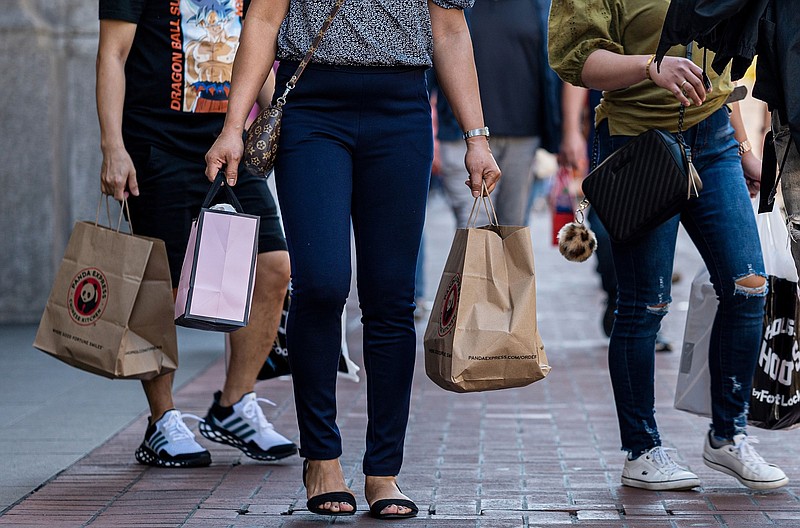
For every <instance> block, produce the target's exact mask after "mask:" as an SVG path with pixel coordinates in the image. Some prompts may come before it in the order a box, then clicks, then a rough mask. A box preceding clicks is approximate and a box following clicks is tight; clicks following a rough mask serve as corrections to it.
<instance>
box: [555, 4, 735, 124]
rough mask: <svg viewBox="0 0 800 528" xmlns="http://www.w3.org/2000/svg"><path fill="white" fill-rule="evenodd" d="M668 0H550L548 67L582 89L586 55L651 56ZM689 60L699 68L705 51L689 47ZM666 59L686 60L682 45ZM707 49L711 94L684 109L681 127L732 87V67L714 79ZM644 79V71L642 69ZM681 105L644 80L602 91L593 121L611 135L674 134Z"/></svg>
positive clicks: (694, 121) (716, 106)
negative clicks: (661, 131) (605, 121)
mask: <svg viewBox="0 0 800 528" xmlns="http://www.w3.org/2000/svg"><path fill="white" fill-rule="evenodd" d="M668 7H669V0H553V2H552V5H551V7H550V22H549V43H548V48H549V59H550V66H551V67H552V68H553V69H554V70H555V71H556V72H557V73H558V75H559V76H560V77H561V79H563V80H564V81H565V82H568V83H570V84H574V85H576V86H584V84H583V82H582V80H581V72H582V70H583V65H584V63H585V62H586V59H587V57H589V55H590V54H591V53H592V52H594V51H597V50H600V49H603V50H608V51H611V52H613V53H620V54H624V55H650V54H652V53H655V51H656V47H657V45H658V39H659V37H660V35H661V26H662V25H663V23H664V18H665V17H666V15H667V8H668ZM692 49H693V53H692V55H693V56H692V60H693V61H694V62H695V64H698V65H699V66H701V67H702V65H703V49H702V48H698V47H697V44H693V45H692ZM667 55H671V56H675V57H685V56H686V47H685V46H675V47H673V48H671V49H670V50H669V52H668V53H667ZM713 60H714V54H713V53H712V52H711V51H709V52H708V57H707V59H706V64H707V65H708V66H707V69H706V73H707V74H708V76H709V78H710V79H711V84H712V87H713V88H712V91H711V93H710V94H709V95H708V98H707V99H706V101H705V102H704V103H703V104H702V105H701V106H694V105H692V106H689V107H687V108H686V117H685V118H684V125H683V128H684V130H685V129H688V128H689V127H691V126H694V125H696V124H697V123H699V122H700V121H702V120H703V119H705V118H706V117H708V116H710V115H711V114H713V113H714V112H715V111H717V110H719V108H720V107H721V106H722V105H723V104H724V103H725V99H726V98H727V97H728V94H730V92H731V90H732V89H733V85H732V83H731V76H730V65H728V67H727V68H725V70H724V71H723V72H722V75H717V74H716V73H715V72H714V70H712V69H711V62H712V61H713ZM642 76H644V68H643V69H642ZM679 108H680V103H679V102H678V100H677V99H676V98H675V96H674V95H673V94H672V93H670V92H669V91H668V90H666V89H664V88H661V87H660V86H658V85H656V84H655V83H654V82H653V81H651V80H649V79H648V80H645V81H642V82H639V83H636V84H634V85H633V86H630V87H628V88H623V89H621V90H613V91H607V92H603V100H602V102H601V103H600V105H599V106H598V107H597V114H596V122H597V123H600V122H601V121H602V120H603V119H608V120H609V121H608V124H609V131H610V132H611V134H612V135H624V136H634V135H637V134H641V133H642V132H644V131H646V130H648V129H650V128H660V129H664V130H669V131H670V132H677V130H678V110H679Z"/></svg>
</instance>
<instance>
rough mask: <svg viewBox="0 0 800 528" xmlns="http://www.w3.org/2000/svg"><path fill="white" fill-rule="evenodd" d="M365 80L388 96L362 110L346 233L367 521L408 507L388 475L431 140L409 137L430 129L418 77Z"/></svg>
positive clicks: (409, 346) (410, 359)
mask: <svg viewBox="0 0 800 528" xmlns="http://www.w3.org/2000/svg"><path fill="white" fill-rule="evenodd" d="M371 80H372V81H373V82H372V89H374V90H376V92H377V93H391V94H392V97H383V98H382V101H381V104H380V107H379V108H375V112H369V113H365V114H366V115H365V116H364V118H363V121H364V125H363V129H364V130H365V131H366V132H365V133H364V134H363V135H362V136H361V138H360V140H361V141H363V142H364V143H365V144H367V145H369V148H366V149H364V150H363V151H361V152H357V153H356V156H355V160H354V179H353V230H354V234H355V242H356V257H357V272H358V295H359V301H360V304H361V311H362V321H363V323H364V368H365V370H366V373H367V414H368V418H369V421H368V423H367V449H366V453H365V455H364V465H363V466H364V474H365V475H366V478H365V496H366V498H367V501H368V502H369V504H370V511H371V513H372V515H374V516H378V517H380V516H382V515H401V516H411V515H414V514H416V511H417V508H416V506H415V505H414V504H413V503H412V502H411V501H410V500H409V499H408V497H406V496H405V495H403V494H402V493H401V492H400V490H399V489H398V487H397V485H396V482H395V477H396V475H397V474H398V473H399V472H400V468H401V465H402V461H403V446H404V441H405V432H406V427H407V424H408V414H409V404H410V399H411V382H412V377H413V372H414V362H415V359H416V334H415V329H414V318H413V300H414V269H415V264H416V260H417V252H418V250H419V247H420V237H421V235H422V229H423V224H424V221H425V204H426V200H427V188H428V179H429V175H430V168H431V162H432V160H433V141H432V137H431V136H430V135H426V134H420V133H419V131H420V130H427V129H430V126H431V122H430V113H429V105H428V104H427V101H426V100H425V98H424V96H423V94H424V90H421V89H420V83H421V82H422V80H423V77H422V73H421V72H419V71H413V72H405V73H400V74H391V75H386V76H380V77H379V76H373V79H371ZM398 115H400V116H403V118H402V119H396V118H395V117H394V116H398ZM387 131H391V133H387ZM397 145H404V148H402V149H398V148H397Z"/></svg>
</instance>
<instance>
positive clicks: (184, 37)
mask: <svg viewBox="0 0 800 528" xmlns="http://www.w3.org/2000/svg"><path fill="white" fill-rule="evenodd" d="M242 6H243V2H242V0H180V26H178V25H177V24H173V25H171V30H172V32H173V34H172V35H171V38H172V43H173V47H177V46H181V47H182V51H183V53H182V54H181V53H173V65H172V71H173V73H176V72H178V71H182V72H183V79H182V83H181V84H182V90H181V91H182V92H183V97H182V103H181V97H180V95H181V94H180V93H177V94H175V92H176V90H174V89H173V93H174V96H173V101H172V106H173V109H177V108H176V106H177V107H179V108H180V109H181V110H182V111H184V112H194V113H209V112H214V113H224V112H225V111H226V110H227V109H228V95H229V93H230V87H231V73H232V71H233V59H234V57H235V56H236V50H237V49H238V47H239V37H240V35H241V32H242V21H241V16H242ZM178 33H179V34H178ZM178 61H181V62H183V64H176V62H178ZM175 80H176V79H175V77H173V82H174V81H175ZM176 84H177V83H176Z"/></svg>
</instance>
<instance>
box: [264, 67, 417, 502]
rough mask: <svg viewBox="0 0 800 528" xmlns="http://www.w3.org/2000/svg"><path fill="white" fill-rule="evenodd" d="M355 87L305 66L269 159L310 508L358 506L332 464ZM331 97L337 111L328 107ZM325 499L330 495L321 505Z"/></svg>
mask: <svg viewBox="0 0 800 528" xmlns="http://www.w3.org/2000/svg"><path fill="white" fill-rule="evenodd" d="M291 66H292V65H289V64H286V63H283V64H281V67H280V69H279V71H278V79H277V81H278V84H281V83H284V82H286V81H288V77H289V76H290V75H291V71H289V70H290V69H291ZM360 86H361V78H360V76H359V75H357V74H355V73H352V72H350V71H341V72H336V71H322V70H317V69H314V68H313V67H309V68H308V69H307V70H306V73H305V74H304V77H303V82H302V83H300V84H299V85H298V87H297V88H296V91H295V92H294V94H293V98H290V100H289V102H288V103H287V106H286V113H285V115H284V118H283V124H282V130H281V147H280V148H281V152H280V156H278V159H277V163H276V165H275V178H276V180H275V183H276V186H277V190H278V197H279V200H280V205H281V211H282V213H283V222H284V229H285V230H286V240H287V243H288V246H289V255H290V260H291V265H292V302H291V305H290V309H289V317H288V321H287V328H286V342H287V348H288V349H289V350H290V353H289V362H290V365H291V369H292V381H293V385H294V394H295V406H296V409H297V421H298V428H299V430H300V455H301V456H302V457H303V458H305V459H307V465H306V470H305V471H304V484H305V486H306V492H307V496H308V498H309V502H308V503H307V506H308V507H309V509H310V510H311V511H314V512H316V513H323V512H324V513H327V512H330V513H331V514H345V513H347V514H352V513H353V512H354V511H355V499H354V498H353V496H352V493H351V492H350V491H349V490H348V488H347V485H346V483H345V481H344V475H343V474H342V468H341V466H340V464H339V460H338V459H339V457H340V456H341V454H342V442H341V437H340V434H339V429H338V427H337V425H336V379H337V370H338V364H339V356H340V353H341V341H342V310H343V309H344V305H345V301H346V299H347V296H348V293H349V290H350V274H351V269H350V204H351V195H352V192H353V183H352V174H353V168H352V159H351V153H352V152H353V150H354V148H355V141H354V137H353V135H354V131H353V129H352V128H353V127H351V126H350V125H351V124H352V123H358V121H359V120H358V116H357V113H356V112H357V110H358V109H359V108H360V107H361V106H363V105H362V99H361V96H360V90H361V88H360ZM334 93H335V94H336V101H337V108H336V110H335V111H334V110H332V109H331V108H330V106H331V105H330V101H331V99H330V98H331V94H334ZM301 103H302V104H301ZM293 105H296V106H293ZM429 107H430V106H429ZM415 254H416V253H415ZM412 280H413V277H412ZM412 287H413V286H412ZM329 493H335V494H336V495H333V496H330V495H327V494H329ZM342 494H349V497H348V498H343V497H345V495H342ZM326 497H333V499H331V500H324V501H323V502H321V503H320V502H319V500H318V499H322V498H326Z"/></svg>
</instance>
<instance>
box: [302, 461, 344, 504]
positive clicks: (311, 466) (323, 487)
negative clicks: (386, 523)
mask: <svg viewBox="0 0 800 528" xmlns="http://www.w3.org/2000/svg"><path fill="white" fill-rule="evenodd" d="M303 485H305V487H306V493H307V495H308V501H306V507H307V508H308V511H310V512H311V513H316V514H318V515H353V514H355V513H356V498H355V496H354V495H353V492H352V491H350V489H349V488H348V487H347V484H345V482H344V475H342V466H341V465H339V459H333V460H308V459H306V460H304V461H303ZM331 490H332V491H331Z"/></svg>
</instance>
